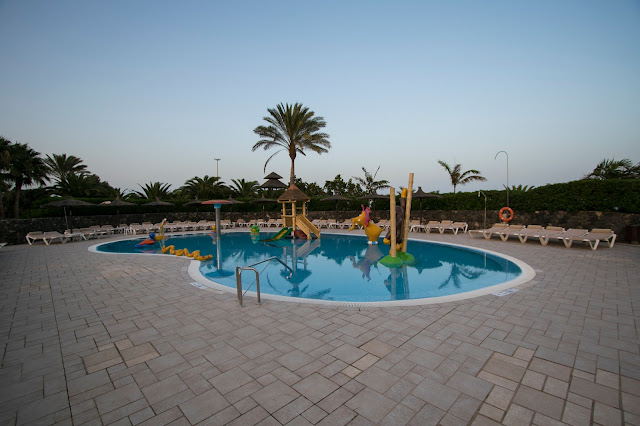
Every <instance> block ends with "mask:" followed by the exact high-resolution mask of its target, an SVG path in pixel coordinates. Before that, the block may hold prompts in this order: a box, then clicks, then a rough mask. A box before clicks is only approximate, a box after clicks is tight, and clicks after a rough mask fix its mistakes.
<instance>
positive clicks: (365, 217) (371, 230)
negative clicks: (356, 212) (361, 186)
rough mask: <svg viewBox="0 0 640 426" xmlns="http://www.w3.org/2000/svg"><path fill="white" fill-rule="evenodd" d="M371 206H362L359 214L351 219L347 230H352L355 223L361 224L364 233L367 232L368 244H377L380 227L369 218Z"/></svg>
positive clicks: (380, 231)
mask: <svg viewBox="0 0 640 426" xmlns="http://www.w3.org/2000/svg"><path fill="white" fill-rule="evenodd" d="M370 213H371V208H369V207H366V208H365V206H364V205H363V206H362V213H360V216H356V217H354V218H353V219H351V226H350V227H349V232H351V231H353V230H354V228H355V227H356V225H358V226H362V227H363V228H364V233H365V234H367V238H368V239H369V244H370V245H371V244H378V238H379V237H380V234H381V233H382V228H380V227H379V226H378V225H376V224H375V222H374V221H373V220H371V216H370Z"/></svg>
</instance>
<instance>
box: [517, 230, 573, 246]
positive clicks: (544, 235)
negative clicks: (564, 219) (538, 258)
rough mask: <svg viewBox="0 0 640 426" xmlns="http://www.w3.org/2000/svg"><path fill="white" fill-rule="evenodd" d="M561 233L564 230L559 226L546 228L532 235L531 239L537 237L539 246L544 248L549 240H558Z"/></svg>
mask: <svg viewBox="0 0 640 426" xmlns="http://www.w3.org/2000/svg"><path fill="white" fill-rule="evenodd" d="M563 232H564V228H563V227H561V226H547V227H546V228H544V229H541V230H540V232H538V234H536V235H533V237H537V238H538V239H539V240H540V244H542V245H543V246H546V245H547V244H548V243H549V240H550V239H552V238H553V239H559V237H560V236H561V235H562V233H563ZM520 241H522V239H520ZM525 241H526V238H525Z"/></svg>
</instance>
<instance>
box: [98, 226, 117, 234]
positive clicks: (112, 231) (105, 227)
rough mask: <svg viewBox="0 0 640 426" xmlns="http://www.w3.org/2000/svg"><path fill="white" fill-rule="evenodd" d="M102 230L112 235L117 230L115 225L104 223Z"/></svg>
mask: <svg viewBox="0 0 640 426" xmlns="http://www.w3.org/2000/svg"><path fill="white" fill-rule="evenodd" d="M100 230H101V231H104V232H105V234H106V235H112V234H113V233H114V232H115V228H114V227H113V225H102V226H101V227H100Z"/></svg>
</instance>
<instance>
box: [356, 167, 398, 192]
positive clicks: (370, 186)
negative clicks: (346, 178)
mask: <svg viewBox="0 0 640 426" xmlns="http://www.w3.org/2000/svg"><path fill="white" fill-rule="evenodd" d="M362 171H363V172H364V178H361V177H357V176H354V177H353V178H354V179H355V180H356V182H358V183H359V184H360V185H361V186H362V189H363V190H364V193H365V194H371V193H374V192H377V191H378V189H383V188H388V187H389V181H388V180H384V179H383V180H376V176H378V172H379V171H380V166H378V168H377V169H376V172H375V173H374V174H373V175H372V174H371V173H370V172H368V171H367V169H365V168H364V167H363V168H362Z"/></svg>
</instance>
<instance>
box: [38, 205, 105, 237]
mask: <svg viewBox="0 0 640 426" xmlns="http://www.w3.org/2000/svg"><path fill="white" fill-rule="evenodd" d="M82 206H95V204H91V203H87V202H86V201H82V200H76V199H75V198H65V199H64V200H58V201H52V202H50V203H47V204H43V205H42V208H45V207H62V208H63V209H64V223H65V225H66V226H67V227H66V229H71V228H69V221H68V220H67V207H69V216H71V208H72V207H82ZM71 231H73V229H71Z"/></svg>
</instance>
